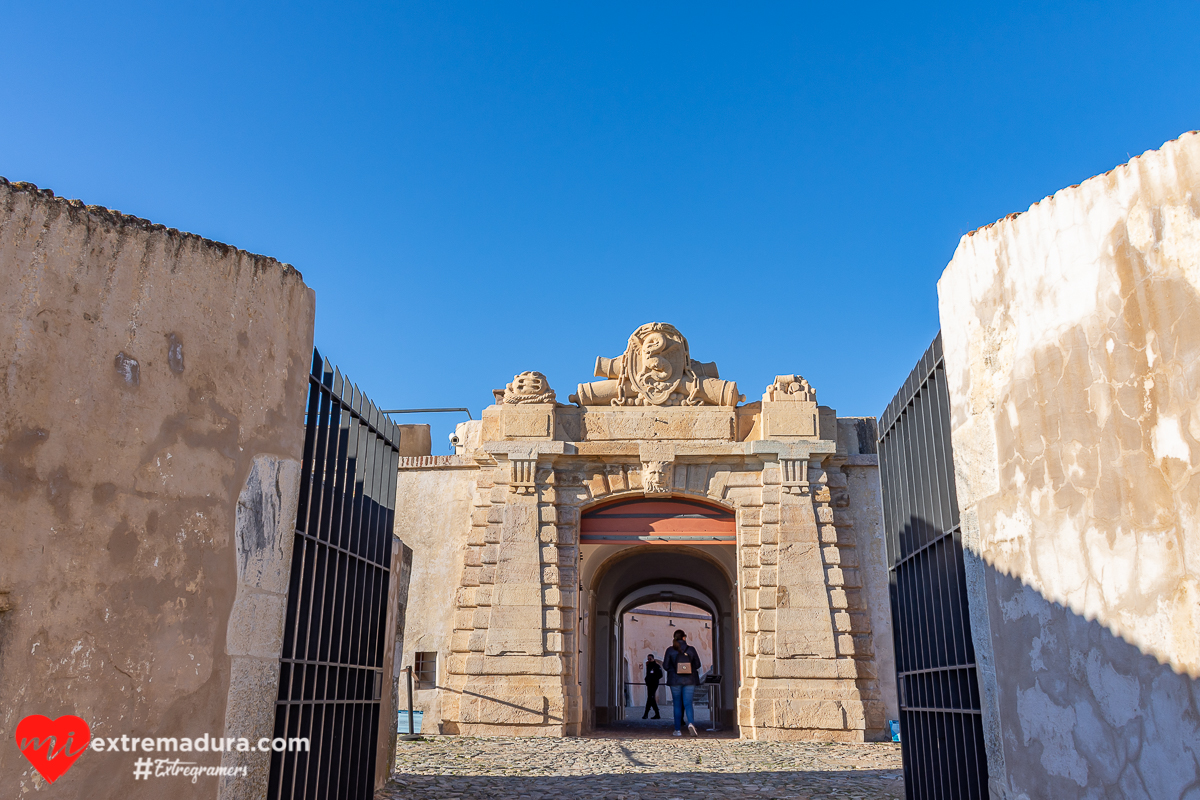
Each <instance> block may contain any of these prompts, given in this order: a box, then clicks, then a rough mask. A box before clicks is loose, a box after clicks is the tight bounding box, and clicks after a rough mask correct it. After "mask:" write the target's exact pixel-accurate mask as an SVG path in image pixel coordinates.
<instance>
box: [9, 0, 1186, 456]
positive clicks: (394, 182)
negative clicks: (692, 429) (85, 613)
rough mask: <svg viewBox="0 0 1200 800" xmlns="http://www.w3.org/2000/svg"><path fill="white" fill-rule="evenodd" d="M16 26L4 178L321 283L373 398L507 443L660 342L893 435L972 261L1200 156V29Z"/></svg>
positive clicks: (247, 14)
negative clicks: (1032, 211)
mask: <svg viewBox="0 0 1200 800" xmlns="http://www.w3.org/2000/svg"><path fill="white" fill-rule="evenodd" d="M0 25H2V28H3V36H4V46H3V47H0V76H2V78H0V108H3V110H4V111H3V115H0V175H4V176H6V177H8V178H9V179H11V180H26V181H32V182H34V183H37V184H39V185H41V186H43V187H47V188H50V189H53V190H55V191H56V192H57V193H59V194H60V195H65V196H67V197H78V198H80V199H82V200H84V201H85V202H88V203H96V204H100V205H106V206H109V207H111V208H117V209H120V210H122V211H125V212H127V213H131V214H136V215H138V216H141V217H146V218H148V219H151V220H154V221H155V222H160V223H163V224H166V225H169V226H173V227H178V228H181V229H184V230H188V231H193V232H195V233H198V234H201V235H203V236H206V237H209V238H212V239H217V240H220V241H224V242H228V243H230V244H233V245H236V246H238V247H242V248H245V249H247V250H250V251H254V252H258V253H265V254H268V255H271V256H274V257H276V258H278V259H280V260H283V261H287V262H289V263H291V264H294V265H295V266H296V267H297V268H298V269H300V271H301V272H303V274H304V278H305V280H306V282H307V283H308V285H310V286H312V287H313V288H314V289H315V290H316V292H317V344H318V346H319V347H320V348H321V349H322V350H323V351H324V352H326V353H327V354H328V355H329V356H330V357H332V358H333V359H334V361H335V362H336V363H338V364H339V365H341V366H342V367H343V368H344V369H345V370H346V371H347V372H348V373H349V374H350V375H351V376H352V377H353V378H354V379H356V380H357V381H358V383H359V385H360V386H361V387H362V388H363V389H364V390H365V391H366V392H367V393H368V395H370V396H371V397H372V398H374V399H375V400H376V401H378V402H379V403H380V404H381V405H383V406H384V407H400V406H404V407H412V406H470V407H471V408H472V410H473V413H474V414H475V415H476V416H478V412H479V410H480V409H481V408H482V407H483V406H485V405H487V404H488V403H490V402H491V393H490V392H491V390H492V389H494V388H499V387H502V386H503V385H504V384H505V383H506V382H507V381H508V380H510V379H511V377H512V375H513V374H514V373H516V372H519V371H521V370H526V369H536V370H540V371H542V372H545V373H546V374H547V375H548V376H549V378H550V381H551V383H552V385H553V386H554V388H555V389H556V390H558V392H559V398H560V400H561V401H564V402H565V401H566V397H567V395H568V394H570V393H571V392H572V391H573V390H574V386H575V384H577V383H579V382H580V381H586V380H589V379H590V377H591V374H590V373H591V370H592V366H593V363H594V359H595V356H597V355H607V356H613V355H617V354H618V353H620V352H621V351H622V350H623V349H624V346H625V340H626V338H627V337H628V335H629V333H630V332H631V331H632V330H633V329H634V328H635V327H637V326H638V325H639V324H641V323H643V322H649V321H665V322H671V323H674V324H675V325H676V326H677V327H679V328H680V330H681V331H683V333H684V334H685V335H686V336H688V338H689V339H690V341H691V346H692V353H693V355H694V356H695V357H696V358H698V359H700V360H705V361H708V360H715V361H716V362H717V363H718V364H719V366H720V368H721V373H722V377H726V378H730V379H733V380H736V381H738V384H739V386H740V387H741V390H742V391H743V392H744V393H745V394H746V395H747V399H748V400H755V399H758V397H759V396H761V394H762V390H763V387H765V386H766V385H767V384H768V383H769V382H770V381H771V379H772V378H773V376H774V375H776V374H781V373H790V372H798V373H801V374H803V375H804V376H805V377H807V378H808V379H809V380H810V382H811V383H812V385H813V386H814V387H816V389H817V392H818V399H819V400H820V401H821V402H822V403H825V404H828V405H832V406H834V407H835V408H837V409H838V411H839V413H841V414H843V415H849V414H878V413H880V412H881V411H882V410H883V408H884V406H885V405H886V404H887V402H888V401H889V400H890V399H891V396H892V395H893V393H894V392H895V391H896V389H897V388H898V386H899V384H900V382H901V381H902V380H903V379H904V377H905V375H906V374H907V372H908V370H909V369H910V368H911V366H912V364H913V363H914V362H915V360H916V359H917V357H918V356H919V355H920V354H921V352H922V350H923V349H924V348H925V346H926V345H928V343H929V341H930V340H931V339H932V338H933V336H934V334H935V333H936V331H937V329H938V320H937V298H936V290H935V284H936V281H937V278H938V276H939V275H940V274H941V271H942V269H943V268H944V267H945V264H946V262H947V261H948V260H949V258H950V256H951V255H952V253H953V252H954V248H955V246H956V245H957V242H958V239H959V237H960V236H961V235H962V234H964V233H966V232H968V231H971V230H973V229H975V228H977V227H979V226H981V225H986V224H988V223H989V222H992V221H993V220H995V219H997V218H998V217H1001V216H1003V215H1004V214H1007V213H1009V212H1013V211H1021V210H1024V209H1026V208H1028V207H1029V205H1030V204H1031V203H1034V202H1036V201H1038V200H1039V199H1041V198H1042V197H1044V196H1046V195H1048V194H1051V193H1053V192H1054V191H1056V190H1058V189H1060V188H1062V187H1065V186H1068V185H1071V184H1074V183H1078V182H1080V181H1082V180H1084V179H1086V178H1088V177H1089V176H1091V175H1094V174H1097V173H1100V172H1104V171H1106V170H1108V169H1111V168H1112V167H1114V166H1116V165H1117V164H1120V163H1122V162H1124V161H1126V160H1128V158H1129V157H1130V156H1131V155H1137V154H1138V153H1141V152H1143V151H1145V150H1147V149H1151V148H1155V147H1158V146H1159V145H1161V144H1162V143H1163V142H1164V141H1166V140H1168V139H1172V138H1174V137H1176V136H1178V135H1179V134H1180V133H1182V132H1184V131H1187V130H1190V129H1193V128H1197V127H1200V4H1198V3H1195V2H1188V3H1153V4H1145V5H1136V6H1135V5H1116V4H1106V3H1087V4H1082V3H1046V4H1029V3H1003V4H999V3H998V4H995V5H994V6H993V7H991V8H987V7H984V6H982V5H981V4H971V5H970V6H969V7H967V6H964V7H955V6H941V7H938V6H933V5H926V4H898V3H888V4H879V5H863V4H821V5H819V6H818V5H816V4H814V5H803V4H799V3H787V4H785V3H774V4H758V5H748V4H739V5H737V6H735V5H733V4H728V5H714V4H704V3H682V2H676V3H638V4H628V5H617V4H611V3H604V4H599V3H564V2H556V3H544V4H529V3H519V4H518V3H503V2H489V3H427V4H418V3H403V4H399V3H397V4H376V5H370V4H368V5H351V4H347V3H341V4H328V5H326V6H315V5H302V4H288V5H282V4H281V5H267V4H255V3H245V2H239V3H209V4H191V5H187V4H183V3H162V4H160V5H140V6H139V5H136V4H131V3H125V4H120V3H118V4H104V3H94V2H89V3H53V2H15V1H14V0H7V1H6V2H4V3H3V7H2V11H0ZM400 421H408V422H413V421H418V420H417V419H414V418H407V419H402V420H400ZM425 421H434V422H438V423H440V424H437V425H435V428H434V452H435V453H439V452H446V444H445V435H446V433H447V432H448V430H449V427H450V424H449V423H450V422H451V420H449V419H442V420H425ZM455 421H457V418H456V419H455Z"/></svg>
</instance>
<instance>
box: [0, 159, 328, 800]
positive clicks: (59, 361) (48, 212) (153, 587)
mask: <svg viewBox="0 0 1200 800" xmlns="http://www.w3.org/2000/svg"><path fill="white" fill-rule="evenodd" d="M0 282H2V283H3V286H4V287H5V291H4V293H3V296H2V297H0V351H2V352H3V358H2V359H0V361H2V363H3V365H4V373H3V376H2V377H0V507H2V508H3V512H4V513H3V514H0V697H3V698H4V702H3V704H2V706H0V734H2V735H3V736H4V737H5V739H6V741H8V742H9V743H10V744H9V746H7V747H3V748H0V795H3V796H6V797H14V796H25V795H26V794H28V793H31V792H33V791H35V790H37V789H40V788H45V785H44V782H43V781H42V779H41V777H40V776H38V775H37V774H36V773H35V772H34V770H33V769H32V767H31V766H30V764H29V763H28V762H27V761H26V760H25V759H24V758H23V756H22V755H21V753H20V752H19V751H18V749H17V748H16V747H13V746H12V737H13V731H14V728H15V726H16V724H17V722H18V721H19V720H21V719H22V718H23V717H25V716H26V715H29V714H44V715H46V716H49V717H51V718H56V717H58V716H60V715H63V714H75V715H78V716H80V717H82V718H83V719H84V720H85V721H86V722H87V723H88V724H89V726H90V728H91V733H92V735H93V736H105V737H120V736H122V735H129V736H139V737H141V736H147V737H159V736H163V737H181V736H189V737H197V736H200V735H202V734H208V735H209V736H214V737H215V736H221V735H222V734H223V733H229V734H230V735H238V736H242V735H245V736H252V735H256V732H257V731H260V730H262V729H263V728H262V726H263V725H264V724H267V723H266V720H267V719H269V718H271V717H272V716H273V708H271V706H272V705H273V704H272V703H271V697H272V695H273V693H274V691H275V687H276V686H277V680H278V679H277V669H278V661H277V659H278V656H279V650H278V642H279V637H280V633H281V630H282V613H283V596H284V592H286V587H285V584H286V575H287V564H288V557H289V554H290V544H291V536H290V535H289V534H290V531H291V526H292V523H291V522H290V521H289V515H290V518H291V519H294V516H295V490H296V477H297V475H298V469H299V461H300V458H301V455H302V449H303V439H304V402H305V395H306V387H307V374H308V366H309V361H310V359H311V353H312V339H313V313H314V297H313V293H312V291H311V290H310V289H308V287H306V286H305V285H304V283H303V281H302V279H301V276H300V274H299V273H298V272H297V271H296V270H295V269H293V268H292V267H290V266H288V265H286V264H281V263H279V262H278V261H275V260H273V259H270V258H266V257H264V256H257V255H252V254H250V253H246V252H243V251H241V250H237V249H235V248H232V247H228V246H226V245H223V244H219V243H217V242H212V241H207V240H204V239H201V238H200V237H197V236H194V235H191V234H186V233H181V232H179V231H177V230H173V229H167V228H165V227H163V226H161V225H153V224H151V223H149V222H146V221H145V220H141V219H137V218H134V217H129V216H126V215H122V214H120V213H119V212H114V211H109V210H107V209H103V208H98V207H95V206H85V205H83V204H82V203H80V202H79V201H74V200H72V201H67V200H63V199H61V198H56V197H54V196H53V193H52V192H48V191H42V190H38V189H37V188H36V187H33V186H31V185H29V184H10V183H8V182H7V181H5V180H3V179H0ZM264 692H265V695H264V694H263V693H264ZM264 698H265V702H264ZM269 729H270V725H269V724H267V730H269ZM134 758H135V756H134V755H133V754H132V753H127V754H111V753H98V752H95V751H88V752H85V753H83V754H82V755H81V756H80V758H79V760H78V761H77V762H76V763H75V764H74V766H73V767H72V768H71V769H70V770H69V771H68V772H67V773H66V774H65V775H63V776H62V777H60V778H59V779H58V781H57V782H56V783H55V784H54V789H53V791H54V792H55V793H56V795H55V796H59V797H96V796H99V795H103V796H108V797H116V796H120V797H124V798H129V799H130V800H134V799H135V798H143V797H145V798H150V797H159V796H161V794H162V791H163V787H162V786H161V785H159V784H158V783H156V782H155V781H135V780H134V779H133V774H132V770H133V760H134ZM219 758H220V757H219V756H216V757H213V756H210V757H209V758H208V759H207V760H206V761H204V762H203V763H206V764H207V765H213V766H215V765H216V764H217V763H219ZM246 763H247V765H248V766H249V767H250V777H249V778H247V779H244V781H243V783H242V785H241V788H240V789H239V790H238V791H240V792H242V793H243V794H245V793H249V795H253V794H255V792H256V789H255V787H257V786H258V785H259V783H260V782H261V781H264V780H265V765H264V763H261V760H260V761H258V762H254V763H249V762H246ZM226 789H228V787H226ZM218 791H219V789H218V785H217V779H216V778H201V779H200V780H199V781H198V782H197V784H195V785H194V786H190V788H189V794H190V796H195V797H213V796H217V794H218ZM226 794H227V796H241V795H239V794H236V793H235V794H228V792H226Z"/></svg>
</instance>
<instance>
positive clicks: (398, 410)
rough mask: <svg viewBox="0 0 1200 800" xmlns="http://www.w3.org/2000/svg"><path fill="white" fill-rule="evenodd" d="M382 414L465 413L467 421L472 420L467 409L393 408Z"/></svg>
mask: <svg viewBox="0 0 1200 800" xmlns="http://www.w3.org/2000/svg"><path fill="white" fill-rule="evenodd" d="M380 411H382V412H383V413H384V414H441V413H443V412H453V411H465V412H466V414H467V419H470V420H473V419H475V418H474V417H472V416H471V409H469V408H393V409H380Z"/></svg>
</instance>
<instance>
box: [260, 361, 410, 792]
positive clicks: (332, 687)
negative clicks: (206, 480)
mask: <svg viewBox="0 0 1200 800" xmlns="http://www.w3.org/2000/svg"><path fill="white" fill-rule="evenodd" d="M305 423H306V424H305V437H304V462H303V467H302V472H301V480H300V502H299V508H298V511H297V517H296V532H295V541H294V545H293V549H292V567H291V583H290V586H289V589H288V604H287V616H286V618H285V619H286V622H285V628H284V635H283V637H284V638H283V655H282V657H281V658H280V671H279V699H278V702H277V704H276V713H275V736H281V737H307V738H308V739H309V751H308V752H297V753H292V752H288V753H274V754H272V758H271V772H270V777H269V779H268V786H267V797H268V798H271V800H284V798H287V799H288V800H292V799H293V798H312V799H313V800H316V799H318V798H319V799H320V800H326V798H336V800H365V799H366V798H370V797H372V795H373V794H374V780H375V753H376V741H377V738H378V737H377V733H378V730H379V712H380V697H381V693H382V691H383V688H384V680H385V676H384V674H383V658H384V634H385V625H386V619H387V597H388V584H389V581H390V578H391V575H390V566H391V559H392V524H393V522H394V517H395V511H394V509H395V507H396V475H397V461H398V458H399V442H400V434H399V429H398V428H397V426H396V425H395V423H393V422H392V421H391V420H390V419H388V417H387V416H386V415H384V414H383V413H382V412H381V411H379V410H378V409H377V408H376V407H375V405H374V404H372V403H371V401H370V400H368V399H367V398H366V397H365V396H363V394H362V392H360V391H359V390H358V387H356V386H354V385H353V384H352V383H351V382H350V381H349V380H348V379H346V378H345V377H344V376H343V375H342V374H341V372H340V371H339V370H337V369H336V368H335V367H334V366H333V365H332V364H330V363H329V362H328V361H327V360H324V359H322V358H321V354H320V353H319V352H317V351H316V350H314V351H313V364H312V373H311V375H310V376H309V391H308V411H307V416H306V420H305Z"/></svg>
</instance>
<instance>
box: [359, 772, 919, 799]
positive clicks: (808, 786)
mask: <svg viewBox="0 0 1200 800" xmlns="http://www.w3.org/2000/svg"><path fill="white" fill-rule="evenodd" d="M745 797H753V798H764V800H765V799H766V798H774V799H777V800H784V798H787V799H788V800H825V799H826V798H830V799H832V798H848V797H858V798H871V800H900V798H903V797H904V782H903V781H902V780H901V778H900V775H899V773H898V772H897V771H895V770H842V771H808V770H797V771H781V770H776V771H770V772H745V773H721V772H716V773H714V772H653V773H616V774H601V775H568V776H536V777H534V776H522V775H514V776H483V775H475V776H466V777H464V776H458V777H452V776H432V775H406V776H401V777H400V778H399V780H397V781H393V782H392V783H390V784H388V787H387V788H386V789H385V790H383V791H382V792H380V793H379V794H378V795H377V800H433V799H434V798H437V799H438V800H441V799H442V798H464V800H466V799H467V798H472V799H473V798H480V800H518V799H520V800H557V798H571V800H583V799H584V798H587V799H588V800H590V799H591V798H603V800H651V799H652V798H653V800H672V799H673V798H680V800H737V799H738V798H745Z"/></svg>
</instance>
